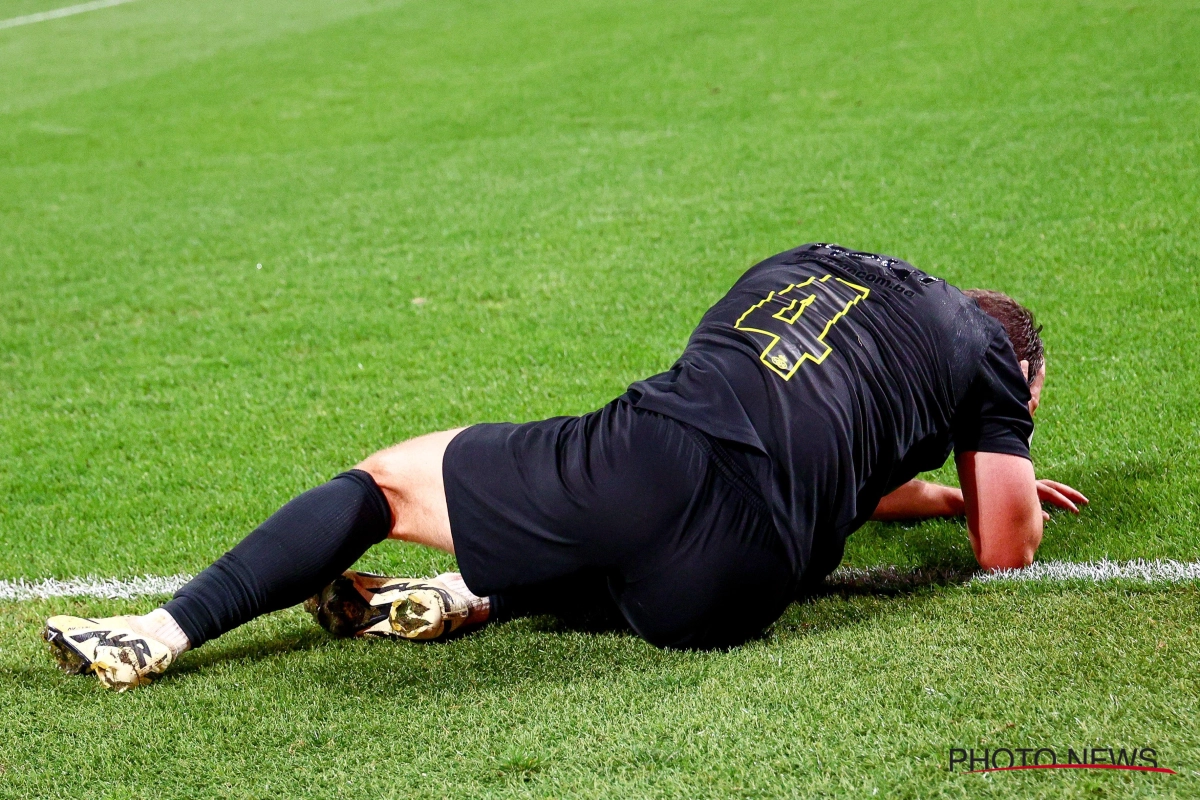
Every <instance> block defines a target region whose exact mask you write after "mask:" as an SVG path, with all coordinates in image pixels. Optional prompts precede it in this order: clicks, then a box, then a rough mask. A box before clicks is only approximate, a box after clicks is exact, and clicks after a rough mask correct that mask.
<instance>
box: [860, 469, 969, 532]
mask: <svg viewBox="0 0 1200 800" xmlns="http://www.w3.org/2000/svg"><path fill="white" fill-rule="evenodd" d="M964 513H966V506H964V505H963V496H962V491H961V490H959V489H955V488H954V487H953V486H942V485H941V484H939V483H930V482H929V481H919V480H915V479H914V480H911V481H909V482H908V483H906V484H904V485H903V486H901V487H900V488H898V489H895V490H893V491H892V492H890V493H888V494H886V495H884V497H883V499H882V500H880V501H879V505H877V506H875V513H874V514H872V515H871V519H873V520H875V521H877V522H895V521H896V520H902V519H929V518H931V517H957V516H960V515H962V514H964Z"/></svg>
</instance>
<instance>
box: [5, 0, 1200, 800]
mask: <svg viewBox="0 0 1200 800" xmlns="http://www.w3.org/2000/svg"><path fill="white" fill-rule="evenodd" d="M63 4H66V2H65V0H64V3H63ZM53 5H56V4H50V3H41V2H33V0H0V19H2V18H8V17H10V16H17V15H20V14H25V13H31V12H33V11H39V10H44V9H45V8H49V7H52V6H53ZM1197 75H1200V7H1197V6H1196V5H1195V4H1194V3H1192V2H1169V1H1168V2H1159V3H1153V4H1150V3H1142V4H1134V3H1133V2H1121V3H1115V2H1084V3H1079V2H1074V3H1067V2H1054V3H1035V2H1023V1H1021V0H1004V1H1003V2H998V3H990V4H974V5H965V4H954V3H932V2H914V1H913V0H904V2H900V3H894V2H893V3H886V2H882V1H881V0H863V1H861V2H837V3H818V2H813V1H812V0H803V2H801V1H799V0H785V2H779V1H778V0H774V1H772V2H768V1H767V0H728V1H727V2H719V3H718V2H706V1H704V0H677V2H673V3H649V2H632V1H631V0H607V1H606V2H598V0H582V1H581V2H573V3H566V2H545V1H543V2H530V1H529V0H508V1H507V2H493V1H492V0H478V1H476V2H464V1H462V0H437V2H434V0H409V1H408V2H401V1H399V0H346V2H337V3H333V2H321V1H319V0H298V1H297V2H289V3H283V2H278V0H264V1H263V2H259V3H252V4H240V3H233V2H230V0H198V2H193V3H186V4H179V3H169V2H166V1H165V0H140V2H137V3H131V4H127V5H122V6H119V7H116V8H110V9H106V10H103V11H97V12H93V13H89V14H84V15H80V16H76V17H71V18H69V19H64V20H59V21H55V22H49V23H41V24H37V25H31V26H26V27H21V28H14V29H10V30H3V31H0V537H2V539H3V542H4V547H3V548H0V577H2V578H18V577H25V578H38V577H47V576H57V577H67V576H73V575H81V574H89V573H90V574H96V575H105V576H128V575H132V574H140V573H154V574H169V573H174V572H179V571H195V570H198V569H200V568H202V567H203V566H204V565H205V564H206V563H207V562H209V561H211V560H212V559H213V558H214V557H216V556H217V555H219V554H220V553H221V552H223V551H224V550H225V549H226V548H227V547H229V546H230V545H232V544H233V543H234V542H235V541H237V539H238V538H239V537H240V536H241V535H243V534H244V533H245V532H246V531H247V530H249V529H250V528H252V527H253V526H254V525H255V524H257V523H258V522H259V521H261V519H262V518H264V517H265V516H266V515H267V514H269V513H270V512H271V511H272V510H273V509H274V508H275V507H277V506H278V505H279V504H281V503H282V502H284V501H286V500H287V499H288V498H289V497H290V496H292V495H294V494H295V493H297V492H299V491H301V490H303V489H304V488H307V487H308V486H311V485H313V484H314V483H317V482H320V481H322V480H324V479H326V478H328V477H329V476H331V475H333V474H335V473H336V472H338V471H340V470H342V469H344V468H346V467H347V466H349V465H351V464H353V463H355V462H356V461H357V460H358V459H360V458H361V457H362V456H363V455H365V454H367V453H369V452H370V451H372V450H374V449H377V448H378V447H380V446H383V445H386V444H389V443H391V442H393V441H396V440H399V439H403V438H405V437H408V436H411V435H415V434H418V433H421V432H424V431H427V430H430V429H435V428H446V427H452V426H455V425H461V424H467V423H470V422H475V421H480V420H494V419H513V420H523V419H532V418H538V417H542V416H548V415H553V414H561V413H578V412H582V411H586V410H589V409H592V408H595V407H597V406H599V405H600V404H602V403H604V402H606V401H607V400H609V399H610V398H611V397H613V396H615V395H616V394H618V393H619V392H621V391H622V390H623V389H624V387H625V386H626V385H627V384H628V383H630V382H631V381H633V380H636V379H638V378H640V377H644V376H645V375H647V374H650V373H652V372H655V371H658V370H661V369H665V368H666V367H667V366H669V365H670V363H671V362H672V360H673V359H674V357H675V356H676V355H677V353H678V351H679V350H680V348H681V347H682V344H683V342H684V341H685V339H686V337H687V334H688V332H689V331H690V329H691V327H692V325H693V324H694V323H695V321H696V320H697V319H698V318H699V315H700V314H701V313H702V312H703V310H704V309H705V308H706V307H707V306H708V305H709V304H710V303H711V302H712V301H714V300H715V299H716V298H717V297H719V296H720V295H721V293H722V292H723V291H724V290H725V288H727V287H728V285H729V284H730V283H732V281H733V280H734V279H735V278H736V277H737V275H739V274H740V272H741V271H742V270H743V269H745V268H746V267H747V266H748V265H750V264H751V263H753V262H754V261H756V260H758V259H759V258H762V257H764V256H767V255H770V254H773V253H775V252H778V251H780V250H783V249H785V248H787V247H790V246H793V245H795V244H799V243H801V242H804V241H811V240H824V241H837V242H840V243H842V244H847V245H851V246H854V247H860V248H864V249H870V250H876V251H882V252H887V253H890V254H894V255H898V256H901V257H904V258H907V259H909V260H910V261H912V262H914V263H915V264H917V265H918V266H921V267H923V268H925V269H928V270H929V271H931V272H933V273H935V274H937V275H939V276H941V277H944V278H946V279H947V280H950V281H951V282H953V283H956V284H959V285H982V286H989V287H995V288H1000V289H1003V290H1006V291H1008V292H1010V293H1012V294H1013V295H1015V296H1016V297H1018V298H1019V299H1021V300H1023V301H1025V302H1027V303H1029V304H1030V305H1032V306H1033V307H1034V308H1035V309H1037V310H1038V311H1039V312H1040V314H1041V318H1042V320H1043V321H1044V322H1045V324H1046V337H1047V342H1048V358H1049V382H1048V388H1047V390H1046V396H1045V404H1044V406H1043V409H1042V410H1041V411H1039V427H1038V434H1037V437H1036V440H1035V446H1034V450H1035V459H1036V461H1037V465H1038V469H1039V472H1040V473H1041V474H1042V475H1044V476H1045V477H1051V478H1057V479H1059V480H1064V481H1067V482H1068V483H1072V484H1073V485H1076V486H1077V487H1078V488H1080V489H1081V490H1082V491H1084V493H1086V494H1088V495H1089V496H1090V497H1091V498H1092V501H1093V503H1092V506H1091V508H1089V509H1088V510H1087V511H1086V512H1085V514H1084V515H1083V516H1082V517H1081V518H1079V519H1067V518H1064V517H1058V516H1056V518H1055V519H1054V520H1053V521H1052V522H1051V523H1050V525H1049V526H1048V528H1047V534H1046V542H1045V545H1044V547H1043V551H1042V553H1043V555H1044V556H1045V557H1051V558H1062V559H1068V560H1088V559H1095V558H1100V557H1111V558H1119V559H1125V558H1136V557H1148V558H1154V557H1164V558H1178V559H1184V560H1195V559H1196V558H1198V557H1200V507H1198V506H1197V498H1198V497H1200V447H1198V445H1197V435H1198V433H1200V401H1197V399H1196V398H1197V397H1200V377H1198V376H1200V369H1198V367H1200V350H1198V349H1197V348H1196V347H1195V345H1194V343H1195V342H1196V341H1197V336H1198V334H1200V280H1198V277H1200V276H1198V265H1200V233H1198V231H1200V225H1198V223H1200V219H1198V216H1200V215H1198V213H1197V209H1200V166H1198V165H1200V136H1198V135H1197V131H1200V83H1198V81H1197V78H1196V76H1197ZM258 264H261V265H262V269H258V268H257V266H256V265H258ZM414 298H424V299H425V302H424V303H421V304H414V303H413V302H412V301H413V299H414ZM969 558H970V552H969V548H968V547H967V546H966V543H965V537H964V534H963V530H962V528H961V526H960V525H958V524H952V523H930V524H925V525H917V526H870V527H868V528H867V529H865V530H863V531H861V532H860V533H858V534H856V536H855V537H854V538H853V539H852V546H851V550H850V553H849V555H848V560H849V561H850V563H853V564H856V565H860V566H865V565H871V564H899V565H903V566H924V565H946V564H951V565H962V564H964V563H967V562H968V560H969ZM365 561H366V562H367V564H368V565H369V566H372V567H376V568H380V569H389V570H393V569H394V570H404V571H409V570H413V571H431V570H435V569H439V568H443V567H445V566H448V565H449V563H450V562H449V561H448V560H447V559H445V558H443V557H441V556H437V555H433V554H427V553H423V552H418V551H417V550H415V549H412V548H403V547H394V546H382V547H380V548H377V549H376V552H372V553H371V554H369V555H368V557H367V558H366V559H365ZM134 605H136V607H137V608H149V607H150V606H151V604H150V602H149V601H146V602H142V603H139V604H134ZM1197 605H1198V604H1197V595H1196V587H1191V586H1181V587H1175V588H1163V589H1156V590H1154V591H1142V590H1138V589H1136V588H1135V587H1105V588H1086V587H1059V588H1045V587H1043V588H1037V587H1033V588H1026V589H1012V588H1008V589H1004V588H988V589H986V590H984V589H976V588H943V589H933V590H926V591H923V592H919V593H917V594H913V595H905V596H900V597H891V598H888V597H859V598H851V599H841V598H828V599H826V600H823V601H821V602H819V603H816V604H812V605H808V606H804V607H796V608H793V609H792V610H791V611H790V612H789V613H788V615H787V616H786V617H785V619H784V620H783V621H782V622H781V623H780V624H779V626H777V628H776V629H775V631H774V632H773V634H772V635H771V637H770V638H768V639H767V640H765V641H764V642H761V643H756V644H753V645H751V646H748V647H746V648H743V649H741V650H738V651H735V652H731V653H723V654H707V655H696V654H681V653H662V652H658V651H655V650H653V649H651V648H649V647H648V646H646V645H644V644H642V643H639V642H637V641H636V640H633V639H630V638H628V637H621V636H593V635H584V634H579V633H572V632H564V631H559V630H556V629H554V628H553V627H552V626H548V623H545V622H535V621H529V622H522V623H518V624H513V625H508V626H501V627H497V628H495V629H492V630H489V631H487V632H485V633H483V634H482V635H480V636H478V637H474V638H471V639H468V640H464V641H460V642H456V643H453V644H451V645H448V646H445V647H415V648H396V647H389V646H387V645H384V644H380V643H338V642H332V641H329V640H327V639H325V638H324V637H323V635H321V634H320V632H319V631H316V630H315V629H314V628H313V627H312V626H311V625H310V624H308V623H307V622H306V621H305V620H304V619H303V618H302V617H301V616H300V615H299V614H298V613H296V612H286V613H283V614H280V615H275V616H273V617H270V618H268V619H264V620H261V621H259V622H256V623H254V624H252V625H249V626H247V627H246V628H245V629H243V630H241V631H238V632H235V633H234V634H232V635H230V636H229V637H227V639H222V640H220V641H218V642H216V643H214V644H212V645H208V646H206V647H204V648H203V649H201V650H200V651H198V652H196V653H194V654H190V655H189V656H187V657H186V658H185V659H184V661H183V663H182V665H181V666H182V667H183V669H182V671H181V672H180V673H179V674H178V676H177V677H175V678H173V679H171V680H167V681H164V682H162V683H161V684H160V685H158V686H157V687H155V688H153V689H151V690H148V691H144V692H138V693H136V694H134V695H130V696H123V697H115V696H109V695H106V694H102V693H101V692H100V691H99V690H98V688H97V687H96V686H94V685H93V683H92V682H89V681H82V680H79V679H70V678H67V677H63V676H59V675H58V674H57V673H55V672H54V671H53V670H52V667H51V665H50V662H49V660H48V658H47V657H46V656H45V654H44V653H43V652H42V651H41V648H40V645H39V644H38V643H37V641H36V633H37V629H38V625H39V621H40V620H41V619H43V618H44V617H45V616H46V615H48V614H50V613H52V612H58V611H65V610H72V609H73V610H77V611H81V612H82V611H86V612H88V613H104V612H106V611H108V610H114V611H115V610H118V609H122V608H127V607H130V606H127V605H124V604H114V603H102V602H91V603H76V602H71V601H60V602H54V603H24V604H8V605H5V606H4V607H3V611H4V612H5V613H4V614H3V622H0V626H2V628H3V630H2V633H0V637H2V638H0V685H2V686H3V691H0V794H3V795H7V796H14V797H16V796H77V795H78V794H79V791H78V787H79V785H80V784H78V783H71V782H67V781H65V780H64V778H63V776H64V775H85V776H86V778H80V780H86V785H87V786H88V787H89V790H88V791H89V792H95V793H98V794H100V795H101V796H106V795H107V796H113V797H118V796H131V795H132V796H159V795H161V796H197V795H209V796H237V797H241V796H286V795H301V794H312V795H317V796H331V795H354V796H403V795H420V796H426V795H448V796H462V797H474V796H480V795H496V796H504V795H513V796H597V797H600V796H604V797H608V796H617V795H650V796H679V797H694V796H700V795H711V796H730V795H744V796H804V795H863V794H865V795H871V793H872V790H873V789H875V788H878V789H879V793H880V796H909V797H930V796H976V795H982V796H992V795H995V796H1019V797H1028V796H1037V795H1041V796H1046V797H1052V796H1053V797H1057V796H1089V797H1090V796H1097V795H1100V796H1104V795H1108V794H1111V795H1113V796H1116V795H1121V796H1126V795H1138V794H1140V795H1142V796H1158V795H1166V796H1195V795H1196V794H1197V793H1200V789H1198V788H1197V783H1196V781H1197V780H1198V779H1200V741H1198V740H1197V737H1196V730H1197V729H1198V724H1197V723H1198V722H1200V720H1198V719H1197V696H1198V693H1197V689H1198V687H1197V678H1198V677H1200V669H1198V668H1197V666H1196V664H1197V663H1200V646H1198V645H1197V644H1196V637H1195V620H1196V617H1197V610H1198V609H1197ZM1150 620H1154V621H1153V622H1151V621H1150ZM925 687H929V689H930V690H932V693H930V692H927V691H925ZM147 725H151V726H152V727H151V728H147V727H145V726H147ZM1010 725H1011V727H1008V726H1010ZM1085 740H1086V741H1088V742H1091V743H1094V744H1097V745H1102V746H1103V745H1107V744H1109V743H1111V744H1113V745H1114V746H1121V745H1122V744H1126V743H1129V744H1131V743H1133V742H1138V743H1139V745H1149V746H1154V747H1156V748H1158V750H1159V753H1160V757H1161V760H1162V762H1163V763H1164V764H1165V765H1166V766H1169V767H1172V768H1174V769H1176V770H1178V771H1179V772H1180V773H1181V776H1178V777H1172V776H1148V775H1107V774H1100V775H1097V774H1083V773H1053V774H1034V775H1015V774H997V775H992V776H990V777H983V776H956V775H951V774H950V773H949V772H948V771H947V770H946V769H945V763H944V762H945V758H946V755H947V752H948V749H949V748H950V747H957V746H971V745H972V744H974V745H975V746H980V743H981V742H985V741H987V742H993V743H994V744H996V743H1009V744H1011V745H1013V746H1028V745H1029V744H1030V743H1037V742H1043V741H1045V742H1049V743H1050V744H1051V745H1052V746H1056V747H1058V746H1062V747H1065V746H1068V745H1070V744H1072V743H1074V744H1075V746H1080V745H1081V743H1082V742H1084V741H1085ZM993 746H994V745H993ZM1131 746H1132V745H1131Z"/></svg>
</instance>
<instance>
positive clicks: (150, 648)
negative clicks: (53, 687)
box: [43, 616, 174, 692]
mask: <svg viewBox="0 0 1200 800" xmlns="http://www.w3.org/2000/svg"><path fill="white" fill-rule="evenodd" d="M134 619H135V618H134V617H104V618H101V619H88V618H86V617H70V616H57V617H51V618H50V619H48V620H46V628H45V631H44V632H43V637H44V638H45V639H46V643H47V644H49V645H50V650H51V652H52V653H54V658H55V659H56V660H57V661H58V666H59V667H61V668H62V670H63V671H64V672H66V673H68V674H71V675H83V674H86V673H89V672H90V673H92V674H94V675H95V676H96V678H97V679H98V680H99V681H100V683H101V685H103V686H104V687H105V688H108V689H115V690H116V691H118V692H123V691H125V690H126V689H133V688H135V687H137V686H142V685H143V684H146V683H149V682H150V680H151V679H152V678H154V677H155V676H158V675H161V674H162V673H163V672H165V671H166V669H167V667H169V666H171V661H172V660H174V655H173V654H172V652H171V648H169V647H167V646H166V645H165V644H163V643H162V642H160V641H158V640H157V639H155V638H153V637H151V636H147V635H146V634H144V633H141V632H139V631H137V630H135V629H134V627H133V625H134V622H133V620H134Z"/></svg>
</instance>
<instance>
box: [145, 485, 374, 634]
mask: <svg viewBox="0 0 1200 800" xmlns="http://www.w3.org/2000/svg"><path fill="white" fill-rule="evenodd" d="M391 529H392V513H391V509H390V508H389V507H388V502H387V498H386V497H384V494H383V491H382V490H381V489H380V488H379V485H378V484H376V483H375V479H374V478H372V477H371V476H370V475H369V474H368V473H366V472H363V471H362V470H357V469H354V470H350V471H349V472H343V473H342V474H341V475H338V476H337V477H336V478H334V479H333V480H331V481H330V482H329V483H326V484H323V485H321V486H318V487H317V488H315V489H310V490H309V491H307V492H305V493H304V494H302V495H300V496H299V497H297V498H295V499H294V500H292V501H291V502H289V503H288V504H287V505H285V506H284V507H283V508H281V509H279V510H278V511H276V512H275V513H274V514H273V515H272V516H271V518H270V519H268V520H267V521H266V522H264V523H263V524H262V525H260V526H258V528H257V529H256V530H255V531H254V532H253V533H251V534H250V535H249V536H247V537H246V538H245V539H243V540H242V541H241V542H240V543H239V544H238V545H237V546H236V547H234V548H233V549H232V550H230V551H229V552H228V553H226V554H225V555H223V556H221V557H220V558H219V559H217V561H216V563H214V564H213V565H212V566H210V567H209V568H208V569H206V570H204V571H203V572H201V573H200V574H199V575H197V576H196V577H195V578H193V579H192V580H191V581H190V582H189V583H188V584H187V585H186V586H184V587H183V588H182V589H180V590H179V591H178V592H176V593H175V597H173V598H172V599H171V600H170V602H168V603H167V604H166V606H165V608H166V610H167V611H168V612H169V613H170V614H171V616H172V617H174V619H175V621H176V622H177V623H179V627H180V628H182V629H183V632H184V633H186V634H187V637H188V641H189V642H191V645H192V647H199V646H200V645H201V644H203V643H204V642H206V641H208V640H209V639H214V638H216V637H217V636H220V635H221V634H222V633H225V632H226V631H229V630H232V629H234V628H236V627H237V626H239V625H241V624H242V623H245V622H249V621H250V620H252V619H254V618H255V617H257V616H259V615H261V614H267V613H269V612H271V611H278V610H279V609H281V608H287V607H288V606H293V605H296V604H297V603H300V602H302V601H304V600H305V599H306V598H308V597H310V596H311V595H313V594H316V593H317V592H318V591H319V590H320V589H321V588H322V587H324V586H325V585H326V584H328V583H329V582H330V581H332V580H333V579H334V578H336V577H337V576H338V575H340V574H342V572H344V571H345V570H346V569H348V568H349V567H350V565H351V564H353V563H354V562H355V561H357V560H358V559H359V558H360V557H361V556H362V554H363V553H365V552H366V551H367V549H368V548H370V547H371V545H373V544H376V543H378V542H381V541H383V540H384V539H386V538H387V535H388V532H389V531H390V530H391Z"/></svg>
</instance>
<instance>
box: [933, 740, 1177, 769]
mask: <svg viewBox="0 0 1200 800" xmlns="http://www.w3.org/2000/svg"><path fill="white" fill-rule="evenodd" d="M1060 753H1062V749H1061V748H1060V749H1058V750H1055V749H1054V748H1053V747H995V748H990V747H985V748H978V749H977V748H974V747H951V748H950V771H951V772H964V773H966V772H1010V771H1013V770H1026V769H1116V770H1128V771H1131V772H1162V773H1166V774H1167V775H1176V774H1178V773H1176V772H1175V770H1173V769H1168V768H1167V767H1161V766H1159V764H1158V752H1157V751H1156V750H1155V749H1154V748H1153V747H1083V748H1080V749H1079V750H1076V749H1075V748H1073V747H1068V748H1067V750H1066V753H1064V754H1063V755H1064V756H1065V758H1062V759H1060V758H1059V754H1060Z"/></svg>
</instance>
